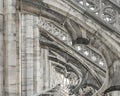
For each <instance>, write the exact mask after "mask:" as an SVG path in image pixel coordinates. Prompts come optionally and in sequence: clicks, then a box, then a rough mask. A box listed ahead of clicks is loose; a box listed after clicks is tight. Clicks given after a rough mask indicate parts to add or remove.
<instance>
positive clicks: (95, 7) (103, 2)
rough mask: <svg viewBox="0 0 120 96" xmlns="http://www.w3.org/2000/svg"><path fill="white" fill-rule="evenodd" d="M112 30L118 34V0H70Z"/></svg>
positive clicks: (119, 0)
mask: <svg viewBox="0 0 120 96" xmlns="http://www.w3.org/2000/svg"><path fill="white" fill-rule="evenodd" d="M70 1H71V2H72V3H73V4H74V5H75V6H76V7H77V8H78V7H79V8H84V9H85V10H86V12H87V13H88V14H89V15H91V16H92V17H93V18H94V19H96V20H98V21H99V22H100V23H102V24H103V25H105V26H107V27H108V28H109V29H111V30H112V31H113V32H117V34H119V35H120V0H114V1H113V0H70Z"/></svg>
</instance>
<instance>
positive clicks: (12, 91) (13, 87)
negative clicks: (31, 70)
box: [0, 0, 19, 96]
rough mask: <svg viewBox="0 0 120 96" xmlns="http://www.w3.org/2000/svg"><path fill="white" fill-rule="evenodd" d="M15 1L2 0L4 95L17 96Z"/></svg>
mask: <svg viewBox="0 0 120 96" xmlns="http://www.w3.org/2000/svg"><path fill="white" fill-rule="evenodd" d="M0 3H1V2H0ZM16 3H17V0H4V41H5V44H4V45H5V48H4V91H5V92H4V96H19V90H18V89H19V88H18V87H19V84H18V75H19V73H18V69H19V68H18V61H17V57H18V54H17V48H16V44H17V38H16V35H17V33H18V30H17V26H18V25H17V23H16V20H17V16H16Z"/></svg>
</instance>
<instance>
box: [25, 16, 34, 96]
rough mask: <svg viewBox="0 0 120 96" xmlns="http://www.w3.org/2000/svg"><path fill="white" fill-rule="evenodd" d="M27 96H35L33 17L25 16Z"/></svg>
mask: <svg viewBox="0 0 120 96" xmlns="http://www.w3.org/2000/svg"><path fill="white" fill-rule="evenodd" d="M25 32H26V35H25V42H26V44H25V45H24V46H25V54H26V55H25V56H26V57H25V58H26V82H25V83H26V92H27V93H26V96H31V95H33V15H30V14H26V15H25Z"/></svg>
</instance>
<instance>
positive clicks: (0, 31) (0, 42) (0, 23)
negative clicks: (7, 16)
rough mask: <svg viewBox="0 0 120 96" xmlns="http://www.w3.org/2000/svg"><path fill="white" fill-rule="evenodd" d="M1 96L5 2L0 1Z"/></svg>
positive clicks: (0, 89) (1, 88)
mask: <svg viewBox="0 0 120 96" xmlns="http://www.w3.org/2000/svg"><path fill="white" fill-rule="evenodd" d="M0 96H3V0H0Z"/></svg>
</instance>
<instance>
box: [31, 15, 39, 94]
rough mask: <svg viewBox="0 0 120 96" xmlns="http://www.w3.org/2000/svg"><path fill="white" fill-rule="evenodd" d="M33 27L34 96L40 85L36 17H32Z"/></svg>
mask: <svg viewBox="0 0 120 96" xmlns="http://www.w3.org/2000/svg"><path fill="white" fill-rule="evenodd" d="M33 20H34V26H33V35H34V36H33V38H34V45H33V50H34V65H33V68H34V69H33V70H34V71H33V77H34V79H33V80H34V84H33V85H34V94H36V93H39V91H40V87H41V83H40V74H41V73H40V43H39V38H40V37H39V28H38V22H39V18H38V17H37V16H34V18H33Z"/></svg>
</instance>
